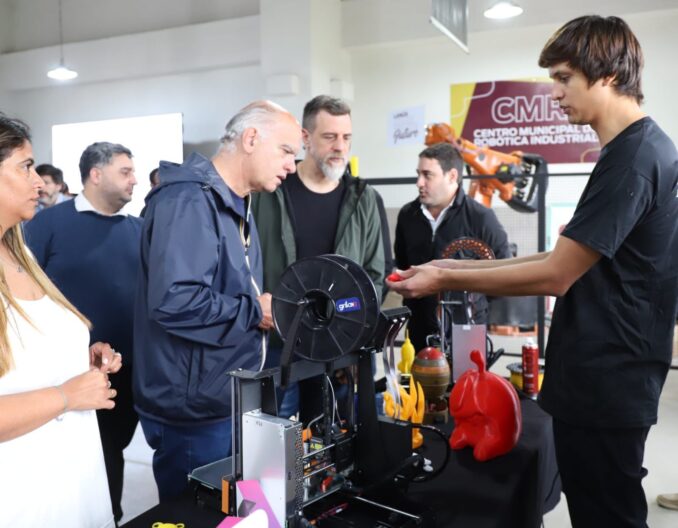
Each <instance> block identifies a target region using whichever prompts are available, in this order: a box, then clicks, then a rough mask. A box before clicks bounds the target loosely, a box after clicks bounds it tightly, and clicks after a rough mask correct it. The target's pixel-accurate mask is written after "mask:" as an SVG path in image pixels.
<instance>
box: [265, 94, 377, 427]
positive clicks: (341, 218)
mask: <svg viewBox="0 0 678 528" xmlns="http://www.w3.org/2000/svg"><path fill="white" fill-rule="evenodd" d="M302 127H303V131H302V133H303V143H304V149H305V150H306V157H305V159H304V160H302V161H300V162H298V163H297V171H296V172H295V173H292V174H289V175H288V176H287V178H286V180H285V182H284V183H283V184H282V185H281V186H280V187H279V188H278V189H277V190H276V191H275V192H274V193H272V194H267V193H260V194H257V195H255V196H254V198H253V201H252V211H253V213H254V217H255V220H256V224H257V229H258V231H259V239H260V242H261V250H262V254H263V260H264V290H265V291H267V292H271V291H273V290H274V289H275V287H276V286H277V285H278V282H279V281H280V277H281V275H282V273H283V271H284V270H285V268H287V266H289V265H290V264H292V263H293V262H295V261H296V260H298V259H300V258H303V257H311V256H317V255H323V254H326V253H336V254H339V255H343V256H345V257H348V258H350V259H351V260H353V261H355V262H356V263H358V264H359V265H360V266H362V267H363V268H364V269H365V271H366V272H367V274H368V275H369V276H370V278H371V279H372V281H373V282H374V285H375V288H376V290H377V293H378V295H381V291H382V287H383V284H384V248H383V243H382V235H381V222H380V217H379V210H378V207H377V198H376V191H375V190H374V189H373V188H372V187H370V186H369V185H367V184H366V182H365V181H364V180H361V179H359V178H355V177H352V176H351V174H350V172H349V170H348V168H347V167H348V154H349V151H350V148H351V137H352V125H351V109H350V108H349V106H348V105H347V104H346V103H345V102H344V101H342V100H340V99H337V98H334V97H329V96H326V95H319V96H317V97H315V98H313V99H312V100H311V101H309V102H308V103H307V104H306V106H305V107H304V116H303V121H302ZM276 341H277V343H276ZM281 346H282V345H281V343H280V341H279V340H277V339H272V340H271V347H270V350H269V355H268V356H269V357H268V359H267V361H266V365H267V366H270V367H274V366H278V365H279V361H280V359H279V357H280V347H281ZM288 392H289V391H288ZM303 392H304V391H303V390H302V397H304V394H303ZM288 396H289V394H288ZM304 399H306V398H305V397H304ZM283 409H284V410H281V416H285V415H288V411H292V412H293V411H294V410H296V406H295V405H294V404H292V405H291V406H286V405H285V403H283ZM290 414H291V413H290ZM303 414H306V413H305V412H304V409H302V415H303Z"/></svg>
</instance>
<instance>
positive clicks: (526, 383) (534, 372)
mask: <svg viewBox="0 0 678 528" xmlns="http://www.w3.org/2000/svg"><path fill="white" fill-rule="evenodd" d="M523 392H524V393H525V394H527V395H528V396H530V397H536V396H537V393H538V392H539V347H538V346H537V345H536V344H535V342H534V341H533V340H532V339H529V338H528V340H527V341H525V344H524V345H523Z"/></svg>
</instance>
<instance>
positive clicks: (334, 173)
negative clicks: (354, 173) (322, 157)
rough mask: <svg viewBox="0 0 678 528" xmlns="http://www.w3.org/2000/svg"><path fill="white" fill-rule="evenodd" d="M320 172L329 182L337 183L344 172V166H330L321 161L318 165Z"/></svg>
mask: <svg viewBox="0 0 678 528" xmlns="http://www.w3.org/2000/svg"><path fill="white" fill-rule="evenodd" d="M320 170H321V171H323V174H324V175H325V178H327V179H328V180H331V181H337V180H339V179H341V177H342V176H343V175H344V172H346V165H330V164H329V163H327V162H325V161H323V162H322V164H321V165H320Z"/></svg>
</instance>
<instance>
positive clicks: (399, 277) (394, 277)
mask: <svg viewBox="0 0 678 528" xmlns="http://www.w3.org/2000/svg"><path fill="white" fill-rule="evenodd" d="M404 278H405V277H403V276H402V275H398V274H397V273H396V272H393V273H391V274H390V275H389V276H388V277H386V280H388V281H389V282H400V281H401V280H403V279H404Z"/></svg>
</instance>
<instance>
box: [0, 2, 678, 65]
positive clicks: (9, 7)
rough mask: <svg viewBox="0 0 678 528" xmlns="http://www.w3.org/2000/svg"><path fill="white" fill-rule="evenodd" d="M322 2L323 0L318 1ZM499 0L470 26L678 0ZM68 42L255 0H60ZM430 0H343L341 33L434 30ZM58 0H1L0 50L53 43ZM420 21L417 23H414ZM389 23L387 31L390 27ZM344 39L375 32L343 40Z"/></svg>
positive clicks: (198, 18) (622, 10)
mask: <svg viewBox="0 0 678 528" xmlns="http://www.w3.org/2000/svg"><path fill="white" fill-rule="evenodd" d="M316 1H325V0H316ZM495 1H496V0H468V5H469V31H470V32H479V31H489V30H496V29H501V28H516V27H528V26H534V25H542V24H560V23H563V22H566V21H567V20H570V19H572V18H574V17H577V16H581V15H585V14H592V13H596V14H602V15H611V14H614V15H620V16H623V15H625V14H633V13H641V12H647V11H656V10H664V9H675V8H678V0H597V1H596V2H595V3H594V2H593V1H592V0H514V2H515V3H518V4H519V5H521V6H522V7H523V8H524V9H525V12H524V13H523V14H522V15H521V16H519V17H517V18H514V19H510V20H499V21H497V20H488V19H486V18H484V17H483V11H484V10H485V9H486V8H487V7H489V6H491V5H492V4H493V3H494V2H495ZM62 2H63V13H64V17H63V18H64V40H65V42H81V41H87V40H94V39H99V38H107V37H114V36H118V35H127V34H132V33H140V32H145V31H154V30H159V29H166V28H172V27H179V26H185V25H190V24H198V23H202V22H210V21H215V20H223V19H229V18H238V17H243V16H249V15H256V14H258V13H259V0H142V1H140V0H115V1H111V0H62ZM430 3H431V0H343V4H344V9H343V12H344V13H345V14H347V13H348V16H344V20H343V26H344V28H343V30H344V31H343V32H344V35H347V34H349V35H350V33H351V27H352V25H354V24H355V26H361V27H363V28H365V29H366V30H369V26H370V25H377V26H379V25H380V26H381V27H380V28H379V30H380V33H381V34H383V36H384V37H385V38H384V39H383V40H384V41H393V40H400V39H403V40H407V39H408V37H414V38H421V37H424V36H434V35H438V33H436V32H435V30H433V29H432V28H431V27H430V25H429V24H428V16H429V13H430ZM57 6H58V0H0V53H3V52H14V51H23V50H29V49H35V48H41V47H46V46H52V45H55V44H58V42H59V34H58V25H57V13H58V8H57ZM415 26H418V27H420V28H425V27H426V26H428V27H426V29H422V30H417V29H415V28H414V27H415ZM389 28H390V30H389ZM344 41H345V44H347V45H349V46H350V45H360V44H361V43H363V44H371V43H375V42H379V41H380V39H379V38H373V39H369V38H362V39H354V40H352V39H351V38H348V39H346V38H345V39H344Z"/></svg>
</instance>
